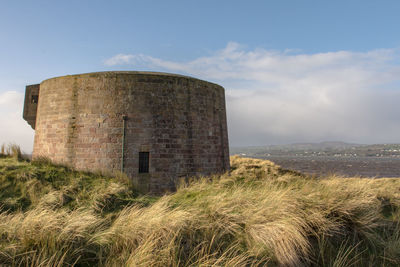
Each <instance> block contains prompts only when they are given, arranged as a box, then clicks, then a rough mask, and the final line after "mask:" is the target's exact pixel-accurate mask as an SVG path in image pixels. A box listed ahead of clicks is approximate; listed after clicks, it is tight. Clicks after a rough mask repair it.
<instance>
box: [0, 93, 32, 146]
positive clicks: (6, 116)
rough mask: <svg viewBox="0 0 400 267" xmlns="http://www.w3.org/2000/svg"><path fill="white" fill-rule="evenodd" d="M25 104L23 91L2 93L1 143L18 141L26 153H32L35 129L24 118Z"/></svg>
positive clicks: (0, 101)
mask: <svg viewBox="0 0 400 267" xmlns="http://www.w3.org/2000/svg"><path fill="white" fill-rule="evenodd" d="M23 104H24V94H23V93H20V92H17V91H6V92H3V93H0V144H8V143H16V144H18V145H20V146H21V149H22V150H23V151H24V152H25V153H31V152H32V147H33V136H34V131H33V130H32V128H31V127H30V126H29V125H28V123H27V122H26V121H24V120H23V118H22V112H23Z"/></svg>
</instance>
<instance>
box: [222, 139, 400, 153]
mask: <svg viewBox="0 0 400 267" xmlns="http://www.w3.org/2000/svg"><path fill="white" fill-rule="evenodd" d="M230 153H231V155H234V154H244V155H247V156H253V157H259V156H262V157H264V156H309V155H318V156H366V157H371V156H372V157H382V156H396V157H397V156H400V144H373V145H366V144H356V143H346V142H341V141H325V142H320V143H294V144H287V145H269V146H247V147H231V148H230Z"/></svg>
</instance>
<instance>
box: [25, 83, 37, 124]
mask: <svg viewBox="0 0 400 267" xmlns="http://www.w3.org/2000/svg"><path fill="white" fill-rule="evenodd" d="M39 89H40V85H39V84H33V85H27V86H26V87H25V101H24V112H23V115H22V117H23V118H24V120H26V121H27V122H28V124H29V125H30V126H31V127H32V129H35V124H36V112H37V106H38V101H39Z"/></svg>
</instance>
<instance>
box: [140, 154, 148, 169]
mask: <svg viewBox="0 0 400 267" xmlns="http://www.w3.org/2000/svg"><path fill="white" fill-rule="evenodd" d="M148 172H149V152H139V173H148Z"/></svg>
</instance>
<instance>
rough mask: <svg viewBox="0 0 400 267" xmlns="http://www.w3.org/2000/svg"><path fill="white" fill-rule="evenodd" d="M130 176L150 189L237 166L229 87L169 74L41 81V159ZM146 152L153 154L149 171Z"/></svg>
mask: <svg viewBox="0 0 400 267" xmlns="http://www.w3.org/2000/svg"><path fill="white" fill-rule="evenodd" d="M124 115H126V116H127V119H126V128H125V145H124V172H125V173H126V174H127V175H128V176H129V177H131V178H132V179H133V180H134V182H135V183H136V184H137V185H138V186H140V187H141V188H142V189H143V190H145V191H150V192H155V193H158V192H164V191H168V190H174V188H175V184H176V182H177V180H178V179H179V178H183V177H188V176H198V175H209V174H212V173H219V172H224V171H226V170H228V169H229V151H228V134H227V123H226V111H225V95H224V89H223V88H222V87H221V86H219V85H216V84H213V83H209V82H205V81H201V80H198V79H194V78H190V77H185V76H180V75H172V74H163V73H149V72H101V73H89V74H82V75H72V76H64V77H58V78H53V79H49V80H45V81H43V82H42V83H41V84H40V101H39V106H38V110H37V119H36V135H35V143H34V151H33V157H34V158H37V157H40V156H46V157H49V158H50V159H52V160H53V161H56V162H60V163H64V164H68V165H71V166H73V167H76V168H78V169H86V170H102V171H109V172H115V171H118V170H120V168H121V162H122V151H123V150H122V135H123V116H124ZM139 152H149V153H150V165H149V173H148V174H139V173H138V164H139V159H138V158H139Z"/></svg>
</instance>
